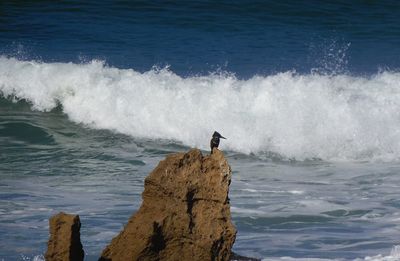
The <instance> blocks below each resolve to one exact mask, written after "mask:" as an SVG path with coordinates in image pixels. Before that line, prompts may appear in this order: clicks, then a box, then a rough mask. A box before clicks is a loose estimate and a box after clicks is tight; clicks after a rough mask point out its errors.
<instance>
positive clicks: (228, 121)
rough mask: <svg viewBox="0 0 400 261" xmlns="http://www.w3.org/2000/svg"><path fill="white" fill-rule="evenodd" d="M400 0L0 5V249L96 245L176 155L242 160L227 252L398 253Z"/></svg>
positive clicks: (3, 252)
mask: <svg viewBox="0 0 400 261" xmlns="http://www.w3.org/2000/svg"><path fill="white" fill-rule="evenodd" d="M399 17H400V2H398V1H388V0H382V1H375V0H354V1H344V0H339V1H315V0H310V1H288V0H282V1H270V0H267V1H224V0H222V1H176V2H175V1H122V0H119V1H117V0H115V1H109V0H106V1H77V0H60V1H49V0H37V1H33V0H31V1H11V0H10V1H8V0H4V1H1V2H0V260H4V261H9V260H24V261H28V260H32V261H39V260H44V257H43V255H44V253H45V251H46V248H47V240H48V236H49V234H48V233H49V232H48V219H49V217H50V216H51V215H53V214H55V213H57V212H59V211H64V212H68V213H74V214H79V215H80V218H81V222H82V229H81V238H82V243H83V245H84V249H85V254H86V257H85V260H89V261H90V260H97V258H98V256H99V255H100V253H101V251H102V249H103V248H104V247H105V245H107V244H108V243H109V242H110V240H111V239H112V238H113V237H114V236H116V235H117V233H118V232H119V231H120V230H121V229H122V228H123V226H124V224H125V223H126V222H127V220H128V218H129V217H130V216H131V215H132V213H134V212H135V210H137V209H138V208H139V206H140V204H141V193H142V191H143V185H144V178H145V177H146V176H147V175H148V174H149V173H150V172H151V171H152V169H154V168H155V167H156V166H157V164H158V162H159V161H160V160H162V159H163V158H164V157H165V156H166V155H168V154H170V153H175V152H184V151H188V150H189V149H190V148H193V147H196V148H200V149H201V150H202V151H203V154H208V153H209V141H210V138H211V135H212V133H213V132H214V131H218V132H220V133H221V134H222V135H223V136H225V137H227V139H226V140H222V141H221V144H220V149H221V150H222V151H223V152H224V154H225V155H226V157H227V159H228V162H229V163H230V165H231V167H232V171H233V175H232V183H231V187H230V202H231V212H232V219H233V222H234V224H235V226H236V228H237V230H238V233H237V238H236V242H235V245H234V251H235V252H236V253H238V254H240V255H245V256H251V257H258V258H261V259H263V260H290V261H299V260H303V261H304V260H320V261H321V260H356V261H365V260H375V261H394V260H400V23H399Z"/></svg>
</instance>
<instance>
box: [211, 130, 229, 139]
mask: <svg viewBox="0 0 400 261" xmlns="http://www.w3.org/2000/svg"><path fill="white" fill-rule="evenodd" d="M212 136H213V138H221V139H226V138H225V137H223V136H222V135H221V134H219V133H218V132H217V131H214V134H213V135H212Z"/></svg>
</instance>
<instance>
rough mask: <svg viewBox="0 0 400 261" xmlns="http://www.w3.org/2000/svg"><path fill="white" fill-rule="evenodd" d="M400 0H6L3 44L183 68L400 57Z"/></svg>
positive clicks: (242, 68)
mask: <svg viewBox="0 0 400 261" xmlns="http://www.w3.org/2000/svg"><path fill="white" fill-rule="evenodd" d="M399 16H400V3H398V2H397V1H373V0H369V1H368V0H365V1H361V0H360V1H324V2H320V1H314V0H312V1H286V0H285V1H217V2H215V1H184V2H175V1H84V2H82V1H56V2H54V1H2V2H1V3H0V52H1V53H2V54H5V55H10V56H16V57H20V58H22V59H36V60H42V61H46V62H49V61H62V62H69V61H73V62H81V61H87V60H92V59H100V60H105V61H106V62H107V63H108V64H110V65H112V66H116V67H119V68H133V69H136V70H139V71H146V70H149V69H150V68H151V67H152V66H154V65H158V66H161V67H163V66H166V65H169V66H171V69H172V71H174V72H176V73H178V74H180V75H193V74H207V73H208V72H210V71H211V72H214V71H216V70H219V69H221V70H226V71H230V72H234V73H236V74H237V75H238V76H240V77H250V76H253V75H255V74H262V75H265V74H269V73H271V72H280V71H287V70H296V71H298V72H304V73H308V72H310V71H311V70H312V69H314V70H315V69H316V70H319V71H322V72H327V73H332V72H334V73H335V72H336V73H337V72H344V71H346V72H350V73H352V74H370V73H375V72H377V71H378V70H379V69H388V68H389V69H392V70H395V69H398V68H399V66H400V57H399V55H400V24H399V22H398V19H399Z"/></svg>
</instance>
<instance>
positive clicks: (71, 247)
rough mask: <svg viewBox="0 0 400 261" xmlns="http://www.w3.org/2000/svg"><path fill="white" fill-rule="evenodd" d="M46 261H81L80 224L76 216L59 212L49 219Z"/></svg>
mask: <svg viewBox="0 0 400 261" xmlns="http://www.w3.org/2000/svg"><path fill="white" fill-rule="evenodd" d="M49 225H50V238H49V241H48V246H47V252H46V254H45V258H46V260H47V261H81V260H83V257H84V252H83V248H82V244H81V240H80V228H81V222H80V220H79V216H78V215H69V214H65V213H64V212H60V213H58V214H57V215H54V216H53V217H51V218H50V221H49Z"/></svg>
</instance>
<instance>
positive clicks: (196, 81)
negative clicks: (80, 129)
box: [0, 57, 400, 161]
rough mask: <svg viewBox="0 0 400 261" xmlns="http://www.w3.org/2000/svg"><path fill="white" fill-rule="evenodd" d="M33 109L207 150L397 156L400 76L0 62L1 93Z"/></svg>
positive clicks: (1, 59)
mask: <svg viewBox="0 0 400 261" xmlns="http://www.w3.org/2000/svg"><path fill="white" fill-rule="evenodd" d="M1 94H2V95H3V96H6V97H14V98H16V99H26V100H28V101H30V102H31V103H32V104H33V109H35V110H42V111H48V110H51V109H53V108H54V107H56V106H57V104H58V103H59V104H61V105H62V107H63V111H64V112H65V113H66V114H67V115H68V116H69V118H70V119H71V120H72V121H74V122H78V123H83V124H86V125H88V126H90V127H93V128H105V129H111V130H115V131H118V132H121V133H125V134H128V135H132V136H135V137H146V138H162V139H173V140H177V141H180V142H182V143H183V144H186V145H189V146H196V147H200V148H203V149H208V146H207V144H208V140H209V138H210V135H211V133H212V132H213V131H214V130H218V131H219V132H220V133H222V134H223V135H224V136H226V137H227V138H228V139H227V140H224V141H223V142H222V143H221V148H222V149H225V150H226V149H230V150H235V151H239V152H243V153H251V152H254V153H259V152H274V153H278V154H279V155H281V156H283V157H286V158H296V159H299V160H302V159H306V158H321V159H325V160H371V159H373V160H376V159H378V160H384V161H387V160H389V161H390V160H398V159H400V113H399V112H400V73H395V72H381V73H378V74H376V75H373V76H370V77H352V76H347V75H337V76H326V75H318V74H309V75H298V74H296V73H293V72H285V73H278V74H275V75H270V76H265V77H261V76H254V77H253V78H251V79H248V80H239V79H237V78H235V77H234V76H232V75H228V74H226V75H209V76H201V77H186V78H182V77H180V76H178V75H176V74H174V73H173V72H171V71H169V70H168V69H161V70H157V69H154V70H150V71H148V72H145V73H139V72H137V71H134V70H122V69H117V68H110V67H108V66H106V65H104V63H103V62H101V61H92V62H90V63H87V64H73V63H41V62H35V61H19V60H17V59H14V58H6V57H0V95H1Z"/></svg>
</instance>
